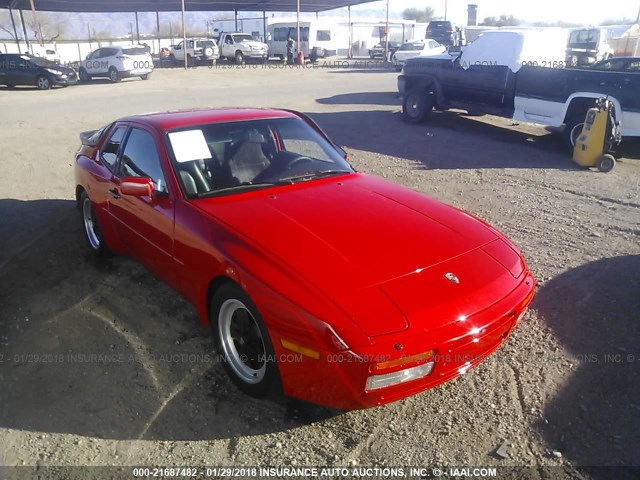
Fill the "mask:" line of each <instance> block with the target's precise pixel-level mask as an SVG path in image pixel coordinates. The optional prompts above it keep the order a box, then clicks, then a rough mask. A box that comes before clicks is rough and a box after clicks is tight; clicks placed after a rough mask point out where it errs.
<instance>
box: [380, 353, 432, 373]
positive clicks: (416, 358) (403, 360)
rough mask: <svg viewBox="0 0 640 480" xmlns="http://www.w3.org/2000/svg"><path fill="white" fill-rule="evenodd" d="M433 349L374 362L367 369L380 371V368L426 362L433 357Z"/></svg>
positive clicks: (400, 366) (385, 368) (388, 368)
mask: <svg viewBox="0 0 640 480" xmlns="http://www.w3.org/2000/svg"><path fill="white" fill-rule="evenodd" d="M435 355H436V352H435V350H429V351H428V352H423V353H418V354H416V355H409V356H406V357H400V358H396V359H395V360H389V361H387V362H378V363H374V364H372V365H371V366H370V367H369V371H371V372H372V373H373V372H380V371H382V370H390V369H392V368H404V367H407V366H409V365H419V364H421V363H426V362H427V361H429V360H431V359H432V358H433V357H435Z"/></svg>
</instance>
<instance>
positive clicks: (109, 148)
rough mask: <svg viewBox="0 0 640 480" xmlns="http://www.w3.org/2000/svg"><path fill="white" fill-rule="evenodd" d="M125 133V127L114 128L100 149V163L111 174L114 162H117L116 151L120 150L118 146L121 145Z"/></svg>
mask: <svg viewBox="0 0 640 480" xmlns="http://www.w3.org/2000/svg"><path fill="white" fill-rule="evenodd" d="M126 131H127V127H118V128H116V129H115V130H114V132H113V133H112V134H111V137H109V140H108V141H107V143H105V144H104V147H103V149H102V155H101V157H102V161H103V162H104V163H105V164H106V165H107V167H109V170H111V171H112V172H113V171H114V169H115V166H116V160H118V151H119V150H120V145H121V144H122V139H123V138H124V134H125V133H126Z"/></svg>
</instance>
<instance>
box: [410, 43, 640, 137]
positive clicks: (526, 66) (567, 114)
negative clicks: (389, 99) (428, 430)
mask: <svg viewBox="0 0 640 480" xmlns="http://www.w3.org/2000/svg"><path fill="white" fill-rule="evenodd" d="M540 38H541V37H540V35H533V33H531V32H516V31H513V32H501V31H496V32H487V33H485V34H484V35H482V36H481V37H479V38H478V39H477V40H476V41H475V42H473V43H472V44H470V45H469V46H467V47H465V48H464V50H463V51H462V53H461V54H460V55H459V56H458V57H453V56H450V55H439V56H436V57H433V56H432V57H415V58H411V59H409V60H407V62H406V63H405V65H404V69H403V71H402V73H401V74H400V76H399V77H398V90H399V91H400V95H401V96H402V97H403V104H402V114H403V118H404V119H405V120H406V121H407V122H411V123H417V122H422V121H424V120H426V119H427V118H428V117H429V115H430V114H431V111H432V110H433V109H434V108H436V109H438V110H447V109H460V110H466V111H467V112H469V113H473V114H490V115H497V116H500V117H507V118H513V119H515V120H519V121H523V122H531V123H538V124H542V125H548V126H555V127H560V126H562V125H565V129H564V132H565V134H564V136H565V142H566V143H567V145H568V146H571V145H573V144H574V143H575V139H576V138H577V135H579V133H580V131H581V129H582V123H583V122H584V118H585V115H586V112H587V110H588V109H589V108H591V107H592V106H594V105H595V101H596V99H598V98H600V97H609V99H610V100H611V101H612V102H613V103H614V105H615V107H616V112H617V118H618V121H620V124H621V132H622V135H623V136H626V137H639V136H640V72H605V71H597V70H588V69H573V68H564V67H565V62H564V45H562V42H557V43H558V48H557V49H555V51H557V52H558V53H557V55H555V54H553V53H551V52H552V50H553V49H550V48H548V47H545V45H544V44H542V43H541V42H540ZM545 58H546V59H545Z"/></svg>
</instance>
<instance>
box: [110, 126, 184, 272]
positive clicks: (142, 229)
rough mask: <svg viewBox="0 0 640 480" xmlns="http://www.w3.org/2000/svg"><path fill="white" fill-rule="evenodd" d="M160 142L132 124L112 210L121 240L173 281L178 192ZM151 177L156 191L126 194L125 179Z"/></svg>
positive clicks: (118, 169) (112, 193)
mask: <svg viewBox="0 0 640 480" xmlns="http://www.w3.org/2000/svg"><path fill="white" fill-rule="evenodd" d="M158 145H159V142H157V141H156V137H155V135H154V134H153V132H151V131H149V130H146V129H145V128H143V127H140V126H131V128H130V131H129V132H128V134H127V136H126V138H125V141H124V146H123V147H121V148H120V153H119V158H118V165H117V167H116V172H115V175H114V177H113V179H112V186H111V189H110V191H109V193H110V196H111V199H110V202H109V213H110V214H111V215H112V218H113V219H114V225H115V228H116V230H117V233H118V236H119V237H120V239H121V241H122V242H123V243H124V244H125V245H126V246H127V248H128V249H129V251H130V252H131V253H132V254H133V255H134V256H135V257H137V258H138V259H140V261H142V262H143V263H144V264H145V265H147V267H149V268H150V269H151V270H153V271H154V272H155V273H156V274H158V275H159V276H160V277H162V278H163V279H165V280H167V281H168V282H169V283H170V284H171V283H172V282H171V281H170V278H171V276H172V273H173V223H174V215H175V200H174V195H175V193H176V192H170V191H169V189H168V187H167V182H166V180H165V179H166V178H167V177H166V174H165V172H164V170H163V167H162V162H163V160H162V157H161V155H160V152H161V151H162V150H160V149H159V148H158ZM131 177H139V178H150V179H151V180H152V181H153V185H154V192H153V194H152V195H151V196H150V197H137V196H131V195H125V194H123V193H122V191H121V186H122V182H123V181H126V179H127V178H131Z"/></svg>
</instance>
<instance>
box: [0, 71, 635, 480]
mask: <svg viewBox="0 0 640 480" xmlns="http://www.w3.org/2000/svg"><path fill="white" fill-rule="evenodd" d="M395 81H396V74H395V73H393V72H389V71H379V70H366V69H320V68H319V69H287V70H283V69H264V68H262V67H256V68H255V69H254V68H251V67H249V68H245V69H223V68H217V69H211V70H210V69H207V68H199V69H196V70H189V71H183V70H179V69H177V70H170V71H156V72H155V73H154V75H153V77H152V79H151V80H150V81H147V82H143V81H140V80H137V79H136V80H128V81H124V82H122V83H121V84H117V85H112V84H108V83H102V82H94V83H92V84H90V85H79V86H76V87H72V88H67V89H57V90H54V91H49V92H39V91H33V90H28V89H18V90H16V91H9V90H6V89H3V88H0V105H1V108H0V145H1V146H2V166H3V172H2V177H1V180H0V198H1V199H0V473H1V470H2V467H1V466H2V465H5V466H12V465H36V464H38V465H87V464H88V465H134V464H142V465H192V464H198V465H202V464H206V465H237V466H246V465H272V466H281V465H295V466H301V465H329V466H354V465H358V466H373V465H377V466H382V465H420V466H430V467H431V466H440V467H443V466H450V465H457V466H475V465H484V466H502V465H515V466H530V467H532V468H531V469H530V470H528V471H527V474H526V475H525V477H524V478H549V477H550V476H551V475H558V476H560V475H562V476H566V477H572V476H576V475H578V474H577V473H576V471H575V466H577V465H635V466H640V378H639V375H638V373H639V372H640V368H639V367H640V275H639V274H638V272H640V160H638V159H637V158H638V157H640V156H639V155H636V154H634V153H633V152H631V154H630V155H631V156H635V157H636V159H633V158H629V159H625V160H623V161H622V162H620V163H619V164H618V165H617V166H616V168H615V169H614V170H613V171H612V172H611V173H609V174H602V173H598V172H595V171H585V170H582V169H579V168H578V167H576V166H574V165H573V164H572V162H571V161H570V159H569V157H568V156H567V155H566V154H565V153H564V152H562V147H561V141H560V139H559V138H558V136H557V135H553V134H550V133H548V132H547V131H545V130H543V129H541V128H539V127H534V126H530V125H528V126H527V125H519V126H517V125H512V122H511V121H508V120H504V119H498V118H491V117H480V118H479V117H466V116H462V115H458V114H454V113H436V114H434V116H433V118H432V120H431V121H430V122H429V123H427V124H424V125H420V126H409V125H406V124H404V123H402V121H401V119H400V115H399V110H400V107H399V100H398V99H397V98H396V96H395V93H394V92H395V91H396V88H395ZM234 105H252V106H281V107H289V108H295V109H298V110H301V111H304V112H307V113H310V114H311V116H312V117H313V118H314V119H315V120H316V121H317V122H318V123H319V124H320V126H321V127H322V128H324V129H325V130H326V131H327V133H329V134H330V135H331V136H332V137H333V138H334V139H335V140H336V141H337V142H338V143H339V144H341V145H344V146H345V147H346V148H347V150H348V151H349V153H350V155H351V158H352V161H353V163H354V165H355V166H356V167H357V168H358V169H360V170H362V171H365V172H368V173H372V174H376V175H380V176H383V177H386V178H389V179H391V180H393V181H395V182H397V183H400V184H403V185H406V186H408V187H410V188H414V189H416V190H419V191H421V192H424V193H426V194H428V195H431V196H434V197H436V198H438V199H440V200H443V201H445V202H448V203H451V204H454V205H456V206H459V207H462V208H464V209H467V210H469V211H471V212H473V213H475V214H477V215H480V216H481V217H483V218H485V219H487V220H488V221H489V222H490V223H492V224H494V225H495V226H497V227H498V228H500V229H501V230H502V231H504V232H505V233H506V234H507V235H508V236H509V237H510V238H512V239H513V240H514V241H515V242H516V243H517V244H518V245H519V246H520V247H521V248H522V250H523V252H524V253H525V255H526V257H527V259H528V262H529V264H530V267H531V268H532V270H533V272H534V274H535V276H536V278H537V279H538V280H539V284H540V285H539V289H538V294H537V298H536V300H535V303H534V308H533V309H532V310H531V311H530V313H529V314H527V316H526V317H525V320H524V321H523V323H522V324H521V325H520V327H519V328H518V330H517V331H516V333H515V334H514V335H513V336H512V337H511V338H510V339H509V340H508V342H507V343H506V344H505V345H504V347H503V348H501V349H500V350H499V351H498V353H497V354H496V355H495V356H494V357H492V358H491V359H490V360H489V361H487V362H485V363H484V364H482V365H481V366H479V367H478V368H477V369H475V370H472V371H471V372H470V373H468V374H467V375H465V376H464V377H462V378H459V379H457V380H455V381H453V382H450V383H448V384H446V385H443V386H441V387H439V388H436V389H433V390H431V391H427V392H424V393H422V394H420V395H417V396H414V397H412V398H408V399H406V400H404V401H400V402H397V403H394V404H391V405H388V406H385V407H380V408H376V409H370V410H366V411H354V412H336V411H333V410H327V409H324V408H320V407H315V406H310V405H304V404H300V403H298V402H293V401H290V400H286V399H282V400H280V401H257V400H254V399H251V398H248V397H246V396H244V395H242V394H241V393H239V392H238V391H237V390H236V389H235V388H234V387H233V385H231V384H230V382H229V381H228V380H227V378H226V377H225V375H224V372H223V370H222V368H221V366H220V365H218V364H216V363H215V362H212V361H211V358H210V357H208V356H207V354H210V353H211V348H212V344H211V340H210V338H209V335H208V333H207V332H206V331H203V330H202V329H201V328H200V326H199V324H198V322H197V319H196V314H195V311H194V309H193V308H191V307H190V306H189V305H187V304H186V303H184V302H183V301H182V300H181V299H180V298H179V297H178V296H177V294H175V293H174V292H172V291H171V290H170V289H169V288H167V287H165V286H164V285H162V284H160V283H158V281H157V280H155V279H154V278H153V277H152V276H151V275H150V274H149V273H148V272H147V271H146V270H145V269H144V268H142V267H141V266H139V265H138V264H137V263H136V262H134V261H132V260H129V259H126V258H114V259H112V260H110V261H109V262H108V263H106V264H102V263H95V262H94V261H92V260H91V259H90V258H89V257H88V255H87V254H86V250H85V247H84V243H83V236H82V235H83V234H82V230H81V226H80V222H79V215H78V213H77V212H76V211H75V209H74V202H73V201H72V198H73V192H74V185H73V176H72V162H73V154H74V151H75V149H76V148H77V146H78V133H79V132H80V131H82V130H87V129H92V128H96V127H99V126H101V125H103V124H105V123H107V122H108V121H111V120H113V119H115V118H117V117H120V116H124V115H128V114H133V113H142V112H149V111H157V110H171V109H177V108H188V107H203V106H234ZM90 354H96V355H97V354H100V355H101V357H97V358H91V357H90V356H89V355H90ZM121 355H122V356H124V357H125V358H135V361H124V362H122V361H117V359H119V358H122V357H121ZM505 442H506V450H507V454H508V458H502V457H501V456H500V455H498V454H497V452H496V451H497V449H498V447H500V446H501V445H503V443H505ZM501 453H502V450H501ZM545 466H556V467H558V468H556V469H555V470H554V469H543V468H541V467H545ZM627 473H628V472H627ZM625 474H626V473H625V472H618V473H617V474H615V475H613V474H611V472H608V473H598V472H595V473H592V475H593V476H595V477H601V478H608V477H609V478H614V477H615V478H621V477H623V476H624V475H625ZM0 476H1V475H0Z"/></svg>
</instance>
